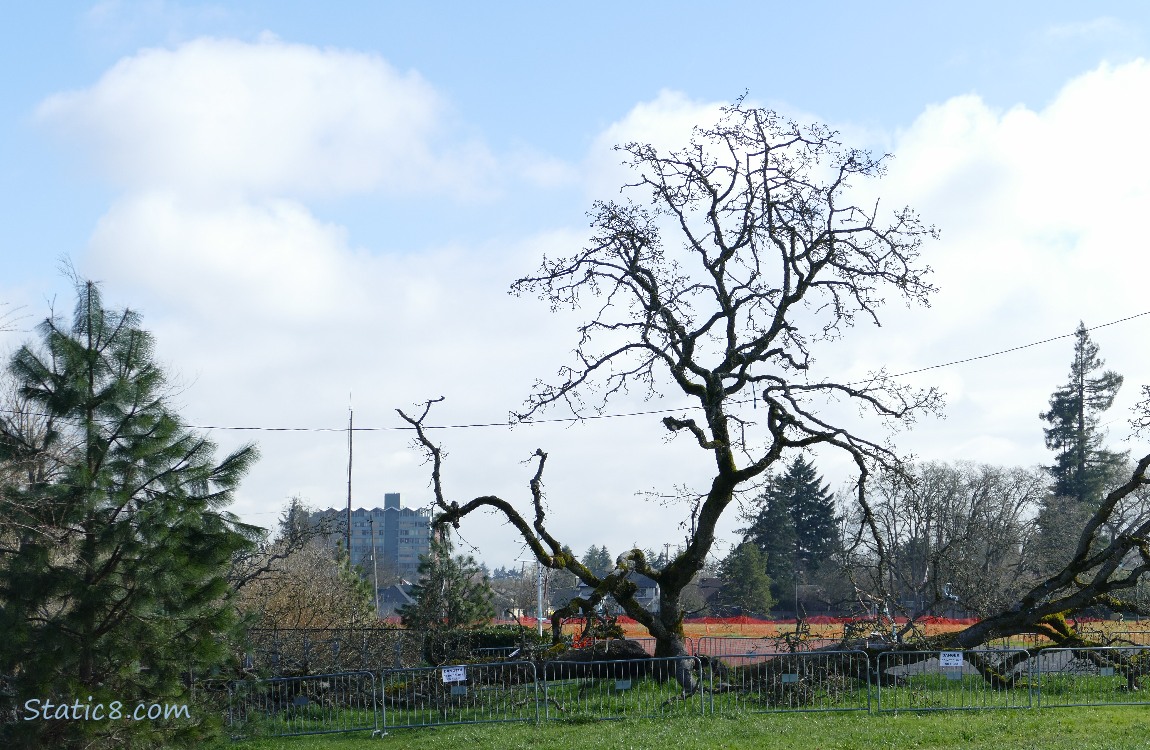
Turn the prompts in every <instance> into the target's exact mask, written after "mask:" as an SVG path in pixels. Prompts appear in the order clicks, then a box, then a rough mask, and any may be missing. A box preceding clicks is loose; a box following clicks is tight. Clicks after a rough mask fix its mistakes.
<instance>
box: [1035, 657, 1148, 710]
mask: <svg viewBox="0 0 1150 750" xmlns="http://www.w3.org/2000/svg"><path fill="white" fill-rule="evenodd" d="M1034 661H1035V667H1036V670H1035V671H1036V672H1037V675H1038V680H1037V690H1036V693H1037V696H1038V701H1037V703H1038V705H1039V706H1043V707H1053V706H1107V705H1122V704H1147V703H1150V696H1147V694H1146V687H1147V686H1145V685H1143V678H1144V677H1146V676H1147V675H1150V648H1148V647H1137V646H1110V647H1103V648H1048V649H1044V650H1042V651H1041V652H1039V653H1038V654H1037V655H1036V656H1035V657H1034Z"/></svg>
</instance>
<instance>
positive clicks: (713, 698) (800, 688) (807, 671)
mask: <svg viewBox="0 0 1150 750" xmlns="http://www.w3.org/2000/svg"><path fill="white" fill-rule="evenodd" d="M707 671H708V673H709V690H710V711H711V712H712V713H718V714H726V713H733V712H741V711H750V712H772V711H869V710H870V704H871V700H870V681H869V675H870V660H869V659H868V657H867V655H866V654H865V653H864V652H862V651H819V652H800V653H785V654H763V653H750V654H737V655H736V654H726V655H724V656H722V657H712V658H711V659H709V669H708V670H707Z"/></svg>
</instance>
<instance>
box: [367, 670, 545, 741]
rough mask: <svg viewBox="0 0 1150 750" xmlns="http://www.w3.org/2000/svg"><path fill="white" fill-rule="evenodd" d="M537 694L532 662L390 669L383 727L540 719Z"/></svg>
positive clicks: (386, 677) (384, 691)
mask: <svg viewBox="0 0 1150 750" xmlns="http://www.w3.org/2000/svg"><path fill="white" fill-rule="evenodd" d="M538 692H539V689H538V685H537V681H536V674H535V665H534V664H532V663H531V662H529V661H515V662H500V663H492V664H467V665H460V666H446V667H417V668H413V669H389V670H387V672H386V673H385V674H384V677H383V688H382V697H383V726H384V728H386V729H397V728H400V727H429V726H440V725H446V724H484V723H495V722H509V721H538V719H539V696H538Z"/></svg>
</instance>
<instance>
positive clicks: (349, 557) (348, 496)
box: [347, 406, 375, 565]
mask: <svg viewBox="0 0 1150 750" xmlns="http://www.w3.org/2000/svg"><path fill="white" fill-rule="evenodd" d="M351 425H352V410H351V407H350V406H349V407H347V561H348V563H350V564H351V565H354V564H355V562H354V561H353V560H352V559H351ZM372 554H375V550H374V549H373V550H372Z"/></svg>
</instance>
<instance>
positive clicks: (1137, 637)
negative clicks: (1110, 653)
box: [1109, 630, 1150, 646]
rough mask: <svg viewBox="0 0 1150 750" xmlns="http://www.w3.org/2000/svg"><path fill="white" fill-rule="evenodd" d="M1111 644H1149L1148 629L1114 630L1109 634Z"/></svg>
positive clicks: (1149, 633) (1149, 635)
mask: <svg viewBox="0 0 1150 750" xmlns="http://www.w3.org/2000/svg"><path fill="white" fill-rule="evenodd" d="M1109 640H1110V645H1112V646H1125V645H1127V644H1129V645H1131V646H1150V631H1146V630H1116V631H1114V632H1113V633H1111V634H1110V638H1109Z"/></svg>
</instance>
